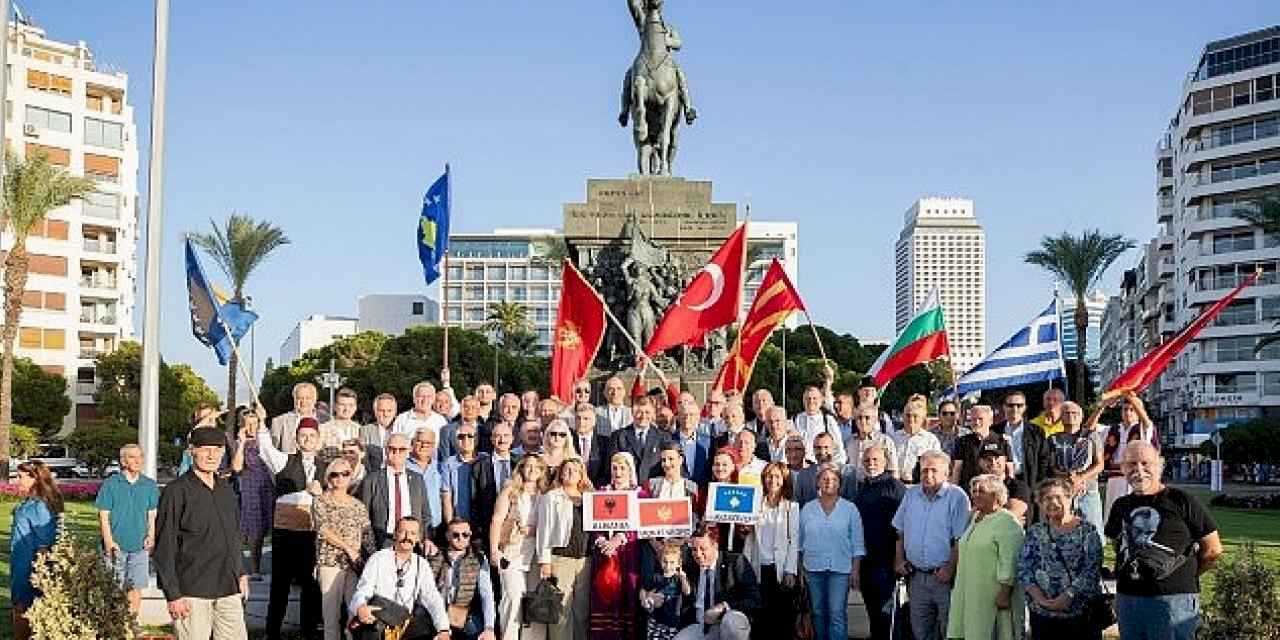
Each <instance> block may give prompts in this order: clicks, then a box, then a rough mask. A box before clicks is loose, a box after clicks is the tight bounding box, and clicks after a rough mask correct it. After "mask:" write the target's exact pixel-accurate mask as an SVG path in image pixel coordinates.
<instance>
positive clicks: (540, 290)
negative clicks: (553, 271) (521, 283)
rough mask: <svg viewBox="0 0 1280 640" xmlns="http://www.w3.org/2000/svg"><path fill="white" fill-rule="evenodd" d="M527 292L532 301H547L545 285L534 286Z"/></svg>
mask: <svg viewBox="0 0 1280 640" xmlns="http://www.w3.org/2000/svg"><path fill="white" fill-rule="evenodd" d="M529 290H530V292H531V295H530V298H531V299H533V300H546V299H547V287H546V286H545V285H534V286H532V287H529Z"/></svg>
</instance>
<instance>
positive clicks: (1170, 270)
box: [1160, 257, 1178, 277]
mask: <svg viewBox="0 0 1280 640" xmlns="http://www.w3.org/2000/svg"><path fill="white" fill-rule="evenodd" d="M1177 271H1178V270H1177V267H1175V266H1174V262H1173V258H1172V257H1164V258H1160V276H1161V277H1164V276H1172V275H1174V274H1175V273H1177Z"/></svg>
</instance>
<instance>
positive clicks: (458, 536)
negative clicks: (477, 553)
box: [449, 531, 471, 540]
mask: <svg viewBox="0 0 1280 640" xmlns="http://www.w3.org/2000/svg"><path fill="white" fill-rule="evenodd" d="M470 537H471V533H470V532H467V531H450V532H449V539H450V540H466V539H467V538H470Z"/></svg>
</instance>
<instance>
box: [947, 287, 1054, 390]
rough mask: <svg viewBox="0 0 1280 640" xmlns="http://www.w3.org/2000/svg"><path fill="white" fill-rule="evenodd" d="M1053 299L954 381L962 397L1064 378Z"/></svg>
mask: <svg viewBox="0 0 1280 640" xmlns="http://www.w3.org/2000/svg"><path fill="white" fill-rule="evenodd" d="M1058 305H1059V301H1058V299H1057V298H1056V297H1055V298H1054V300H1053V302H1051V303H1049V306H1048V307H1047V308H1046V309H1045V310H1044V311H1042V312H1041V313H1040V315H1038V316H1036V317H1035V318H1034V319H1032V320H1031V323H1030V324H1028V325H1027V326H1025V327H1023V328H1022V329H1019V330H1018V332H1017V333H1015V334H1013V337H1011V338H1009V339H1008V340H1006V341H1005V343H1004V344H1002V345H1000V347H999V348H997V349H996V350H995V351H992V352H991V354H990V355H988V356H987V357H986V358H984V359H983V360H982V362H979V363H978V364H976V365H974V367H973V368H972V369H970V370H969V371H968V372H967V373H965V374H964V375H962V376H960V379H959V380H957V381H956V392H957V393H959V394H960V395H964V394H967V393H970V392H973V391H981V390H985V389H1001V388H1004V387H1013V386H1017V385H1020V384H1028V383H1032V382H1044V381H1047V380H1057V379H1058V378H1066V377H1067V369H1066V366H1065V365H1064V364H1063V362H1062V331H1061V329H1062V318H1061V313H1060V312H1059V309H1058Z"/></svg>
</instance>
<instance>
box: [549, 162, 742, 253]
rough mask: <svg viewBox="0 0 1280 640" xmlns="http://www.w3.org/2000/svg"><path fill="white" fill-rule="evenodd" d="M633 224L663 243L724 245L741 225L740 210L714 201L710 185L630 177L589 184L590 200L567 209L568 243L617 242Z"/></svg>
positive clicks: (565, 227)
mask: <svg viewBox="0 0 1280 640" xmlns="http://www.w3.org/2000/svg"><path fill="white" fill-rule="evenodd" d="M629 220H634V221H635V222H636V224H638V225H639V226H640V228H641V229H642V230H644V232H645V235H647V236H648V237H650V238H654V239H663V240H703V239H707V240H723V239H724V238H726V237H728V235H729V234H730V233H732V232H733V229H734V226H735V225H736V224H737V207H736V205H734V204H733V203H728V202H712V201H711V183H710V182H709V181H690V180H684V179H681V178H648V177H646V178H629V179H599V178H592V179H589V180H588V181H587V201H586V202H579V203H575V202H571V203H567V204H565V205H564V232H565V236H566V237H567V238H600V239H605V238H615V237H618V236H619V235H621V234H622V230H623V226H624V225H625V224H626V223H627V221H629Z"/></svg>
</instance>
